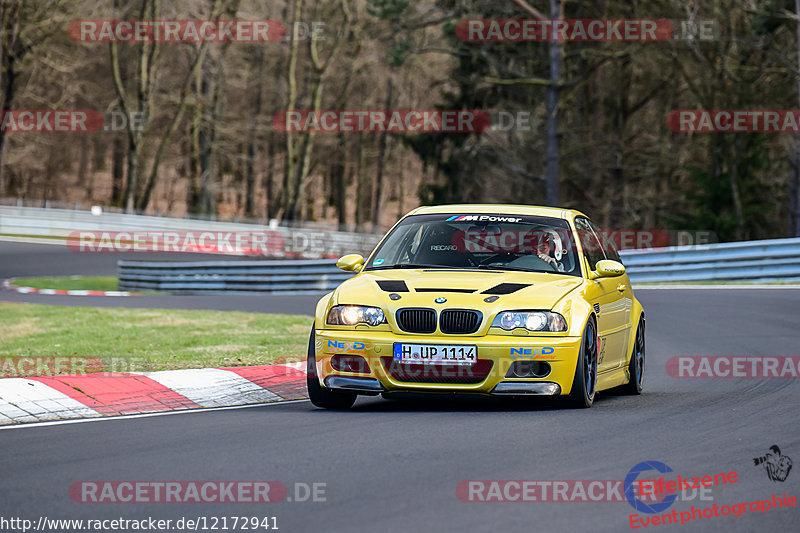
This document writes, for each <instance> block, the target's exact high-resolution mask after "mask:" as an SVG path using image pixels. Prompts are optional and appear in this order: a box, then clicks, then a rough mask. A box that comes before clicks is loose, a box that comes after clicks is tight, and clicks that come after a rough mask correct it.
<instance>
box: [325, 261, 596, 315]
mask: <svg viewBox="0 0 800 533" xmlns="http://www.w3.org/2000/svg"><path fill="white" fill-rule="evenodd" d="M582 283H583V279H582V278H579V277H576V276H565V275H558V274H548V273H537V272H508V271H496V270H480V271H476V270H468V269H463V270H457V269H393V270H372V271H367V272H362V273H361V274H359V275H357V276H355V277H354V278H351V279H349V280H347V281H345V282H344V283H342V284H341V285H339V287H338V288H337V289H336V290H335V291H334V293H333V298H332V301H331V304H332V305H339V304H354V305H372V306H377V307H382V308H383V309H384V311H388V312H390V313H393V312H394V311H395V310H397V309H399V308H401V307H439V306H441V307H442V308H462V309H478V310H480V311H481V312H483V314H484V316H488V315H490V314H493V313H497V312H500V311H502V310H507V309H552V308H553V306H554V305H555V304H556V303H557V302H558V301H559V300H561V299H562V298H563V297H564V296H565V295H566V294H568V293H569V292H571V291H572V290H574V289H575V288H577V287H579V286H580V285H581V284H582ZM390 295H395V296H394V297H393V298H394V299H392V297H390ZM398 295H399V297H400V298H399V299H397V296H398ZM492 296H496V297H497V298H490V297H492ZM437 298H446V302H441V303H439V302H435V301H434V300H436V299H437ZM487 298H489V299H490V300H492V301H489V302H487V301H486V299H487Z"/></svg>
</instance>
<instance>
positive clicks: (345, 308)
mask: <svg viewBox="0 0 800 533" xmlns="http://www.w3.org/2000/svg"><path fill="white" fill-rule="evenodd" d="M327 323H328V324H330V325H332V326H355V325H356V324H362V323H363V324H369V325H370V326H377V325H379V324H385V323H386V316H385V315H384V314H383V310H381V309H380V308H379V307H364V306H363V305H337V306H334V307H333V308H331V310H330V312H329V313H328V320H327Z"/></svg>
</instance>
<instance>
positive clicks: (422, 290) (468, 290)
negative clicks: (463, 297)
mask: <svg viewBox="0 0 800 533" xmlns="http://www.w3.org/2000/svg"><path fill="white" fill-rule="evenodd" d="M414 290H415V291H417V292H462V293H464V294H472V293H473V292H475V289H437V288H432V289H431V288H428V287H419V288H416V289H414Z"/></svg>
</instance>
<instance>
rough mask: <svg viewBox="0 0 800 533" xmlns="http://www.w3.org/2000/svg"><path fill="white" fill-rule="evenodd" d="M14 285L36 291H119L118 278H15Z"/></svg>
mask: <svg viewBox="0 0 800 533" xmlns="http://www.w3.org/2000/svg"><path fill="white" fill-rule="evenodd" d="M12 285H16V286H17V287H33V288H34V289H63V290H70V291H71V290H87V291H115V290H117V276H88V277H83V276H69V277H61V278H47V277H43V278H15V279H14V281H13V282H12Z"/></svg>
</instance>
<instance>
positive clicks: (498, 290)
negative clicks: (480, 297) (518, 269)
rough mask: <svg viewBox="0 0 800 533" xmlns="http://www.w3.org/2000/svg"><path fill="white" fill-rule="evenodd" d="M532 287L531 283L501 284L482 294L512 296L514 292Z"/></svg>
mask: <svg viewBox="0 0 800 533" xmlns="http://www.w3.org/2000/svg"><path fill="white" fill-rule="evenodd" d="M530 286H531V285H530V283H501V284H499V285H495V286H494V287H492V288H491V289H486V290H485V291H483V292H482V293H481V294H511V293H512V292H517V291H518V290H520V289H524V288H525V287H530Z"/></svg>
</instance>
